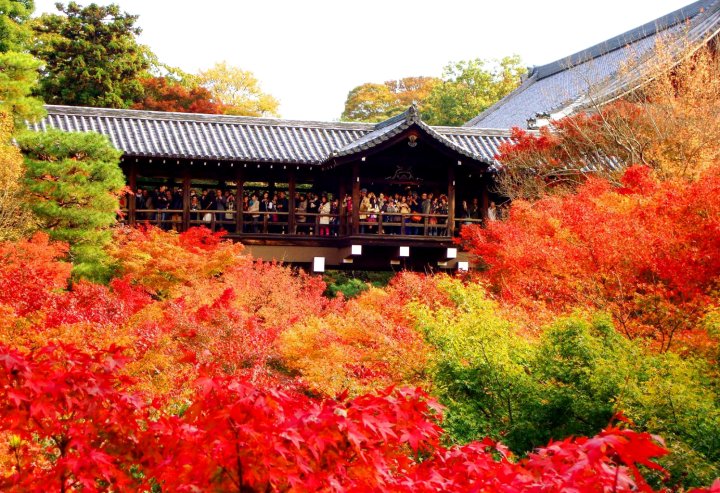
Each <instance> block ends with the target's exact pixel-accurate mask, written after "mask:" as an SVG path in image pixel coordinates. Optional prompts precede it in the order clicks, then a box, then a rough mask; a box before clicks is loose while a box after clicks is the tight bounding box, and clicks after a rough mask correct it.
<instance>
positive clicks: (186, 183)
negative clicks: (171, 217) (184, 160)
mask: <svg viewBox="0 0 720 493" xmlns="http://www.w3.org/2000/svg"><path fill="white" fill-rule="evenodd" d="M182 180H183V181H182V187H183V188H182V191H183V195H182V197H183V212H182V230H183V231H187V230H188V228H189V227H190V167H189V166H188V165H187V164H184V165H183V169H182Z"/></svg>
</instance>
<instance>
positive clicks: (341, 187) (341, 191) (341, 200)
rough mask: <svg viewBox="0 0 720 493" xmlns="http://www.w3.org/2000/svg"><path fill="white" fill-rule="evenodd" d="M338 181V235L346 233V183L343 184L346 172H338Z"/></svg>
mask: <svg viewBox="0 0 720 493" xmlns="http://www.w3.org/2000/svg"><path fill="white" fill-rule="evenodd" d="M339 175H340V176H339V177H338V178H339V180H340V181H339V183H338V204H339V206H338V213H339V214H340V220H339V221H338V222H339V223H340V225H339V230H338V235H346V234H347V211H346V210H345V206H346V202H345V194H346V193H347V185H346V184H345V180H346V176H347V173H339Z"/></svg>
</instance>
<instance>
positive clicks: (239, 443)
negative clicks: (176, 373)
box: [0, 345, 720, 493]
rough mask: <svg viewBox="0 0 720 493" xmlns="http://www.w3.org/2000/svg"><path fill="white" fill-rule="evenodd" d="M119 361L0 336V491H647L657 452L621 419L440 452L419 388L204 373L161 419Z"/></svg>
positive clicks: (719, 486)
mask: <svg viewBox="0 0 720 493" xmlns="http://www.w3.org/2000/svg"><path fill="white" fill-rule="evenodd" d="M123 363H124V359H123V358H122V357H121V356H120V354H119V352H118V350H117V349H116V348H112V349H111V350H108V351H97V352H94V353H90V354H88V353H84V352H80V351H78V350H77V349H75V348H73V347H71V346H61V345H49V346H46V347H43V348H41V349H38V350H35V351H33V352H32V353H29V354H27V355H23V354H20V353H19V352H17V351H14V350H11V349H9V348H8V347H6V346H4V345H0V403H2V404H1V405H0V418H1V419H0V436H2V437H3V444H4V448H5V450H3V452H4V453H3V454H2V455H0V458H2V460H3V462H4V464H3V465H4V473H3V475H2V476H0V487H2V489H3V490H4V491H54V490H58V491H80V490H82V491H118V490H123V491H128V490H139V489H143V488H147V489H149V488H151V487H152V485H158V486H160V487H161V488H162V490H163V491H210V490H212V491H248V492H249V491H257V492H261V491H288V490H290V491H343V492H344V491H358V492H361V491H398V492H408V493H409V492H435V491H448V492H467V491H504V492H511V493H512V492H546V491H547V492H554V491H577V492H605V491H616V492H630V491H646V492H650V491H653V490H652V489H651V488H650V487H649V486H648V485H647V484H646V483H645V482H644V480H643V478H642V476H641V475H640V472H639V470H638V466H644V467H649V468H652V469H658V470H659V469H660V468H659V466H657V465H656V464H655V463H654V462H653V461H654V459H656V458H657V457H660V456H662V455H664V454H665V453H666V451H665V449H664V448H663V447H662V446H661V445H660V444H659V443H658V441H657V440H656V439H655V438H653V437H652V436H650V435H648V434H647V433H636V432H633V431H631V430H629V429H625V428H622V427H617V426H611V427H609V428H607V429H605V430H603V431H602V432H601V433H600V434H599V435H597V436H595V437H593V438H577V439H571V438H570V439H566V440H563V441H560V442H553V443H551V444H550V445H548V446H547V447H545V448H541V449H538V450H537V451H536V452H534V453H533V454H531V455H530V456H528V457H527V458H525V459H522V460H520V461H516V460H515V459H514V458H513V457H512V456H511V455H510V454H509V453H508V451H507V450H506V449H505V448H504V447H502V446H501V445H499V444H497V443H494V442H491V441H489V440H484V441H482V442H475V443H471V444H468V445H466V446H462V447H452V448H445V447H443V446H442V445H441V443H440V436H441V432H442V430H441V428H440V427H439V425H438V420H439V418H440V415H439V412H440V408H439V407H438V405H437V404H436V403H435V402H434V401H433V400H432V399H431V398H429V397H428V396H427V395H426V394H425V393H424V392H422V391H420V390H417V389H415V390H412V389H398V390H392V389H388V390H386V391H384V392H381V393H379V394H374V395H364V396H360V397H357V398H355V399H352V400H344V399H343V398H340V399H339V400H329V399H328V400H313V399H311V398H309V397H307V396H305V395H302V394H292V393H285V392H281V391H277V390H273V389H268V390H260V389H258V388H257V387H255V386H253V385H251V384H249V383H247V382H246V381H244V380H238V379H235V378H229V377H213V376H202V377H200V378H199V379H197V381H196V383H195V388H196V390H195V393H194V394H193V396H192V404H191V405H190V407H189V408H187V409H186V410H185V411H184V412H183V413H182V414H180V415H171V414H168V413H167V412H166V411H163V410H162V408H160V407H158V403H147V402H146V401H145V400H144V399H143V396H141V395H139V394H137V393H134V392H128V391H126V390H123V389H124V388H127V386H128V384H129V383H130V382H128V381H127V379H125V378H123V377H121V376H118V369H119V368H120V367H121V366H122V364H123ZM697 491H701V490H697ZM703 491H712V492H717V491H720V483H716V484H715V485H714V486H713V488H712V489H710V490H703Z"/></svg>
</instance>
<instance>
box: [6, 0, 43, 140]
mask: <svg viewBox="0 0 720 493" xmlns="http://www.w3.org/2000/svg"><path fill="white" fill-rule="evenodd" d="M32 12H33V2H32V0H19V1H13V0H0V111H2V112H7V113H10V114H12V115H13V116H14V118H15V125H16V126H22V125H23V124H24V123H25V121H26V120H35V119H37V118H38V117H40V116H42V114H43V109H42V103H41V102H40V101H39V100H37V99H35V98H32V97H29V95H30V94H31V92H32V91H33V89H34V88H35V86H36V85H37V80H38V68H39V67H40V62H39V61H38V60H36V59H35V58H34V57H33V56H32V55H30V54H28V53H27V52H26V49H27V47H28V42H29V40H30V38H31V34H32V31H31V29H30V26H29V24H28V22H27V21H28V20H29V18H30V14H32Z"/></svg>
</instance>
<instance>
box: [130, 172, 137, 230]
mask: <svg viewBox="0 0 720 493" xmlns="http://www.w3.org/2000/svg"><path fill="white" fill-rule="evenodd" d="M128 186H129V187H130V190H131V192H132V193H131V194H130V197H129V200H128V223H129V224H130V226H135V193H136V192H137V163H136V162H134V161H133V162H131V163H130V173H129V175H128Z"/></svg>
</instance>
